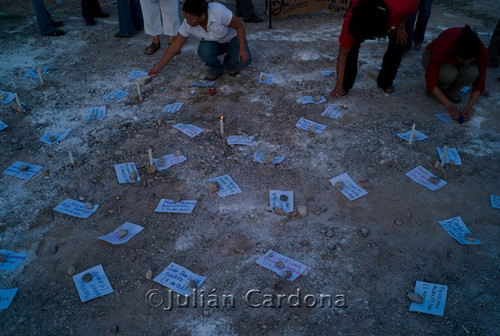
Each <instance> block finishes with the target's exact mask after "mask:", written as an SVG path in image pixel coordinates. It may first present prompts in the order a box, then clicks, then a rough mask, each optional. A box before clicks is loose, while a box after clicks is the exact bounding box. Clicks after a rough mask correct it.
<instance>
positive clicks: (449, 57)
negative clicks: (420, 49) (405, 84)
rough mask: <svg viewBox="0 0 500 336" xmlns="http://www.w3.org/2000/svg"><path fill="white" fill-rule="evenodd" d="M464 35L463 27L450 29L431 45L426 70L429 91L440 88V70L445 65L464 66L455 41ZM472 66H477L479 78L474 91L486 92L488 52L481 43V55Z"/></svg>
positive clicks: (473, 85)
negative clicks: (456, 51) (459, 58)
mask: <svg viewBox="0 0 500 336" xmlns="http://www.w3.org/2000/svg"><path fill="white" fill-rule="evenodd" d="M461 35H462V27H456V28H449V29H446V30H445V31H444V32H442V33H441V34H439V36H438V37H437V38H436V39H435V40H434V41H432V42H431V43H429V45H428V46H427V48H425V49H427V50H429V51H430V52H431V53H432V55H431V59H430V60H429V64H427V69H425V83H426V85H427V91H429V92H430V91H432V90H433V89H434V88H435V87H437V86H439V84H438V77H439V69H440V68H441V65H443V63H448V64H454V65H459V64H462V63H460V61H459V60H458V59H457V56H456V55H455V41H456V40H457V39H458V38H459V37H460V36H461ZM472 64H477V67H478V69H479V77H477V79H476V80H475V81H474V82H473V83H472V91H477V90H479V91H481V92H483V91H484V84H485V82H486V68H487V67H488V50H487V49H486V48H485V46H484V44H483V43H482V42H481V55H480V56H479V57H477V58H476V59H475V60H474V62H472Z"/></svg>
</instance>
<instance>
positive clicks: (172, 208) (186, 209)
mask: <svg viewBox="0 0 500 336" xmlns="http://www.w3.org/2000/svg"><path fill="white" fill-rule="evenodd" d="M195 206H196V201H188V200H185V201H180V202H174V201H173V200H170V199H165V198H162V199H161V200H160V203H158V206H157V207H156V209H155V212H169V213H187V214H190V213H192V212H193V209H194V207H195Z"/></svg>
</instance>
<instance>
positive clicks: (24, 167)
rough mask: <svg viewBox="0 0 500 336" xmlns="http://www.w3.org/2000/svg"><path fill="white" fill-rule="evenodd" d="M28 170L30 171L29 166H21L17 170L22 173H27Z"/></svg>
mask: <svg viewBox="0 0 500 336" xmlns="http://www.w3.org/2000/svg"><path fill="white" fill-rule="evenodd" d="M28 169H30V166H22V167H21V168H19V170H20V171H22V172H25V171H28Z"/></svg>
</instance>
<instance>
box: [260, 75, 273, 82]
mask: <svg viewBox="0 0 500 336" xmlns="http://www.w3.org/2000/svg"><path fill="white" fill-rule="evenodd" d="M266 77H267V78H266ZM273 82H274V75H271V74H268V73H265V72H261V73H260V74H259V83H261V84H273Z"/></svg>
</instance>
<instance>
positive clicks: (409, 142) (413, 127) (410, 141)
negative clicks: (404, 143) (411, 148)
mask: <svg viewBox="0 0 500 336" xmlns="http://www.w3.org/2000/svg"><path fill="white" fill-rule="evenodd" d="M414 135H415V124H413V126H412V127H411V133H410V140H408V145H411V143H412V142H413V136H414Z"/></svg>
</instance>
